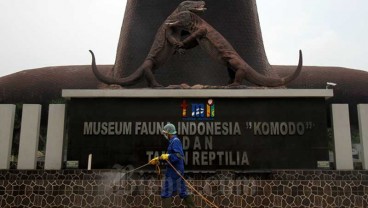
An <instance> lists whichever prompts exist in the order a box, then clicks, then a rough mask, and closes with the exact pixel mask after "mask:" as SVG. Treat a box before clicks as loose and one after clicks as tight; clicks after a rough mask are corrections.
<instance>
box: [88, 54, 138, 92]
mask: <svg viewBox="0 0 368 208" xmlns="http://www.w3.org/2000/svg"><path fill="white" fill-rule="evenodd" d="M89 52H90V53H91V55H92V71H93V74H94V75H95V77H96V78H97V79H98V80H99V81H101V82H103V83H106V84H116V85H121V86H128V85H133V84H135V83H137V81H138V80H140V79H141V78H143V74H144V70H143V68H141V67H140V68H138V69H137V70H136V71H135V72H134V73H133V74H131V75H129V76H128V77H124V78H112V77H108V76H106V75H104V74H102V73H101V72H100V71H99V70H98V69H97V66H96V59H95V54H94V53H93V52H92V51H91V50H89Z"/></svg>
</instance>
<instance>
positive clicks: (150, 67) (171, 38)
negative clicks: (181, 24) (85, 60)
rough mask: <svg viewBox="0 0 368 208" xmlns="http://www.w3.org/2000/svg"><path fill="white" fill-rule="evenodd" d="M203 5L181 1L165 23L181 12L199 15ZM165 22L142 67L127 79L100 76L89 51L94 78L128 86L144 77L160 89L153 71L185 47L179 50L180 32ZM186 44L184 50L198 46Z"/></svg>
mask: <svg viewBox="0 0 368 208" xmlns="http://www.w3.org/2000/svg"><path fill="white" fill-rule="evenodd" d="M205 5H206V3H205V2H204V1H183V2H181V3H180V4H179V6H178V7H177V8H176V9H175V10H174V12H173V13H172V14H171V15H170V16H169V17H167V19H166V20H165V22H166V21H169V20H170V19H171V18H172V17H174V16H176V15H177V14H178V13H180V12H183V11H189V12H195V13H201V12H203V11H204V10H206V8H205ZM165 22H164V23H163V24H162V25H161V26H160V28H159V29H158V31H157V33H156V35H155V39H154V42H153V44H152V46H151V49H150V51H149V53H148V55H147V57H146V58H145V60H144V62H143V63H142V65H141V66H140V67H139V68H138V69H137V70H136V71H135V72H134V73H133V74H131V75H129V76H128V77H122V78H116V77H108V76H106V75H104V74H102V73H101V72H100V71H99V70H98V69H97V66H96V60H95V56H94V53H93V52H92V51H91V50H90V53H91V55H92V71H93V73H94V75H95V76H96V78H97V79H98V80H99V81H101V82H103V83H106V84H110V85H111V84H116V85H121V86H129V85H133V84H135V83H137V82H138V81H139V80H140V79H142V78H143V77H145V78H146V80H147V82H148V86H150V87H153V88H154V87H161V85H160V84H159V83H158V82H157V80H156V79H155V77H154V75H153V72H154V70H156V69H157V68H158V67H160V66H161V65H163V64H164V63H165V62H166V61H167V60H168V59H169V58H170V57H171V56H172V55H173V54H174V53H175V52H180V53H181V52H182V51H180V50H183V49H185V47H181V48H180V49H179V43H180V38H181V30H177V29H175V28H170V27H168V26H167V25H166V24H165ZM194 41H196V40H194ZM187 43H188V44H187V45H188V47H187V48H186V49H188V48H191V47H194V46H196V45H198V43H195V42H192V43H189V41H187Z"/></svg>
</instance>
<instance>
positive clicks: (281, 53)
mask: <svg viewBox="0 0 368 208" xmlns="http://www.w3.org/2000/svg"><path fill="white" fill-rule="evenodd" d="M125 4H126V1H125V0H105V1H102V0H0V76H4V75H7V74H11V73H14V72H17V71H21V70H24V69H32V68H40V67H47V66H61V65H85V64H90V62H91V57H90V54H89V53H88V50H89V49H93V50H94V52H95V53H96V54H98V64H113V63H114V61H115V53H116V47H117V44H118V38H119V33H120V28H121V24H122V20H123V15H124V10H125V9H124V7H125ZM257 5H258V12H259V16H260V21H261V27H262V33H263V39H264V43H265V47H266V52H267V56H268V59H269V61H270V63H271V64H275V65H276V64H277V65H296V64H297V63H296V62H297V52H298V50H299V49H302V50H303V53H304V64H305V65H314V66H340V67H347V68H354V69H361V70H366V71H368V56H367V54H368V40H367V37H368V26H367V23H366V21H367V20H368V0H257Z"/></svg>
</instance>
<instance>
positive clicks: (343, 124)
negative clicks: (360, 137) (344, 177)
mask: <svg viewBox="0 0 368 208" xmlns="http://www.w3.org/2000/svg"><path fill="white" fill-rule="evenodd" d="M332 125H333V135H334V142H335V163H336V170H353V169H354V166H353V156H352V155H353V153H352V145H351V134H350V120H349V106H348V105H347V104H333V105H332Z"/></svg>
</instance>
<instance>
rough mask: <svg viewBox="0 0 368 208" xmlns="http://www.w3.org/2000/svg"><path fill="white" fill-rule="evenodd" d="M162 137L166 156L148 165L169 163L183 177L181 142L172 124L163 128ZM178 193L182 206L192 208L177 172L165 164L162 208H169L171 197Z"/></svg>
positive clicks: (191, 201) (157, 158)
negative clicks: (160, 162) (167, 144)
mask: <svg viewBox="0 0 368 208" xmlns="http://www.w3.org/2000/svg"><path fill="white" fill-rule="evenodd" d="M162 134H163V136H164V137H165V138H166V139H167V140H168V141H169V146H168V148H167V154H162V155H161V156H160V157H155V158H153V159H152V160H151V161H150V162H149V163H150V164H151V165H156V164H158V163H159V161H160V160H164V161H169V162H170V163H171V164H172V165H173V166H174V167H175V169H176V170H177V171H178V172H180V174H181V175H182V176H183V175H184V151H183V146H182V144H181V141H180V140H179V138H178V137H177V135H176V128H175V126H174V125H173V124H171V123H168V124H166V125H165V126H164V128H163V131H162ZM174 193H178V194H179V196H180V198H182V199H183V202H184V204H185V205H186V206H187V207H189V208H194V207H195V205H194V202H193V198H192V196H191V195H188V193H187V188H186V185H185V182H184V180H183V179H182V178H181V177H180V176H179V175H178V173H177V172H175V170H174V169H173V168H172V167H171V166H170V165H169V164H166V174H165V183H164V185H163V187H162V190H161V198H162V207H163V208H170V207H171V201H172V196H173V194H174Z"/></svg>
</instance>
